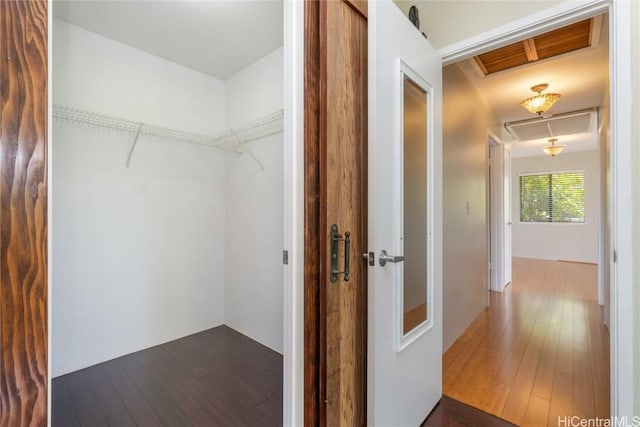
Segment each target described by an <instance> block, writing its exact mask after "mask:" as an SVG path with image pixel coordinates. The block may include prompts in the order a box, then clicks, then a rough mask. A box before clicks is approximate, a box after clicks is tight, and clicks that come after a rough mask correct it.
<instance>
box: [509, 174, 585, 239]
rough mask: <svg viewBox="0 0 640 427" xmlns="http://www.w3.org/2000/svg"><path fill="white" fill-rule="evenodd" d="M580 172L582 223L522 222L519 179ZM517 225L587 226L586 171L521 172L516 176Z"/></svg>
mask: <svg viewBox="0 0 640 427" xmlns="http://www.w3.org/2000/svg"><path fill="white" fill-rule="evenodd" d="M576 172H582V174H583V175H584V222H553V221H551V222H549V221H540V222H537V221H522V188H521V186H520V177H522V176H532V175H554V174H562V173H576ZM517 187H518V199H517V200H518V224H519V225H541V224H544V225H551V226H566V225H568V226H585V225H587V224H588V212H587V199H588V195H587V170H586V169H560V170H552V171H546V170H544V171H538V172H523V173H519V174H518V186H517Z"/></svg>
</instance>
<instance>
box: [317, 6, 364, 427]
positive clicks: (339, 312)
mask: <svg viewBox="0 0 640 427" xmlns="http://www.w3.org/2000/svg"><path fill="white" fill-rule="evenodd" d="M305 8H306V10H305V32H306V39H305V52H306V53H305V55H306V57H305V61H306V62H305V99H306V106H305V175H306V181H305V196H306V197H305V198H306V204H305V240H306V241H305V424H306V425H329V426H338V425H365V424H366V353H367V342H366V300H367V292H366V286H367V272H366V268H367V264H366V260H365V259H364V258H363V256H362V254H363V253H365V252H366V251H367V249H366V244H367V221H366V219H367V218H366V208H367V199H366V194H367V127H368V122H367V67H368V64H367V3H366V1H359V2H355V1H345V0H342V1H322V2H319V3H317V2H313V1H308V2H307V3H306V7H305ZM334 225H335V226H336V228H337V230H336V231H335V233H334V234H339V236H340V237H339V238H340V239H341V240H339V241H338V240H337V239H336V241H335V242H334V249H337V251H334V252H335V259H334V262H335V269H337V270H339V271H343V270H344V269H345V266H346V265H347V264H348V265H349V274H348V276H347V275H345V274H343V273H339V274H337V275H335V277H334V280H332V273H331V270H332V266H331V261H332V244H331V242H332V237H331V236H332V231H331V230H332V226H334ZM347 234H348V236H349V243H348V244H347V243H346V242H345V238H346V236H347Z"/></svg>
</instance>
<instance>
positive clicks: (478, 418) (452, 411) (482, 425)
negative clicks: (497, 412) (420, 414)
mask: <svg viewBox="0 0 640 427" xmlns="http://www.w3.org/2000/svg"><path fill="white" fill-rule="evenodd" d="M445 426H447V427H514V426H515V424H511V423H509V422H507V421H505V420H502V419H500V418H497V417H495V416H493V415H490V414H487V413H486V412H482V411H481V410H479V409H476V408H474V407H473V406H469V405H467V404H465V403H462V402H459V401H457V400H454V399H451V398H450V397H447V396H442V399H440V403H438V404H437V405H436V407H435V408H434V409H433V411H431V413H430V414H429V417H428V418H427V419H426V420H425V421H424V422H423V423H422V426H421V427H445Z"/></svg>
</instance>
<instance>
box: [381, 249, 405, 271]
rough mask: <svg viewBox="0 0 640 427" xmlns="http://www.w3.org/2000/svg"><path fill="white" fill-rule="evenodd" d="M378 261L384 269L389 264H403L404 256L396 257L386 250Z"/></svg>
mask: <svg viewBox="0 0 640 427" xmlns="http://www.w3.org/2000/svg"><path fill="white" fill-rule="evenodd" d="M378 261H379V262H380V266H381V267H384V266H385V265H387V263H388V262H394V263H395V262H402V261H404V256H394V255H389V254H387V251H386V250H385V249H383V250H382V252H380V256H379V257H378Z"/></svg>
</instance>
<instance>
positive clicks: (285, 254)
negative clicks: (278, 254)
mask: <svg viewBox="0 0 640 427" xmlns="http://www.w3.org/2000/svg"><path fill="white" fill-rule="evenodd" d="M282 263H283V264H284V265H289V251H287V250H284V251H282Z"/></svg>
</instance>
